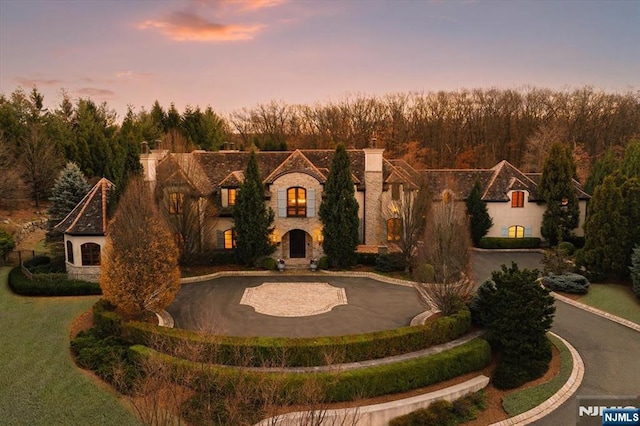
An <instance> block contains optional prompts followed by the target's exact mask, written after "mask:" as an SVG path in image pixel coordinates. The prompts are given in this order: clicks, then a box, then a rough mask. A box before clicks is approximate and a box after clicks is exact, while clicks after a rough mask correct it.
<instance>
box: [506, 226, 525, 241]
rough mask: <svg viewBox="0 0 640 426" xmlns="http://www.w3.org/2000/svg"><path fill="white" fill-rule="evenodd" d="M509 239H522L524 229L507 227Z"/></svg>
mask: <svg viewBox="0 0 640 426" xmlns="http://www.w3.org/2000/svg"><path fill="white" fill-rule="evenodd" d="M508 235H509V238H524V227H522V226H518V225H513V226H510V227H509V234H508Z"/></svg>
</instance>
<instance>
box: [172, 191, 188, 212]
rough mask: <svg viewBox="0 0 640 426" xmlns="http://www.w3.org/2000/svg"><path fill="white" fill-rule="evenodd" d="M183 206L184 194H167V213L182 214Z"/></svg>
mask: <svg viewBox="0 0 640 426" xmlns="http://www.w3.org/2000/svg"><path fill="white" fill-rule="evenodd" d="M183 207H184V194H183V193H181V192H172V193H170V194H169V213H170V214H182V209H183Z"/></svg>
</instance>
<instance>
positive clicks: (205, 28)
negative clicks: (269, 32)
mask: <svg viewBox="0 0 640 426" xmlns="http://www.w3.org/2000/svg"><path fill="white" fill-rule="evenodd" d="M263 27H264V26H263V25H225V24H218V23H215V22H211V21H209V20H207V19H205V18H202V17H200V16H198V15H196V14H194V13H192V12H186V11H176V12H173V13H171V15H169V17H168V18H167V19H166V20H158V21H154V20H148V21H145V22H143V23H142V24H140V25H139V26H138V28H140V29H143V30H146V29H148V28H156V29H158V30H160V31H161V32H162V33H163V34H164V35H166V36H167V37H169V38H170V39H172V40H176V41H238V40H251V39H253V37H254V35H255V33H256V32H258V31H259V30H260V29H262V28H263Z"/></svg>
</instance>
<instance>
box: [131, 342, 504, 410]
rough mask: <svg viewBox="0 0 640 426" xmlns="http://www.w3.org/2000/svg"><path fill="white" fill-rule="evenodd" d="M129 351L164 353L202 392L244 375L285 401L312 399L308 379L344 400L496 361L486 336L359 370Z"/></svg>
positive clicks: (328, 397)
mask: <svg viewBox="0 0 640 426" xmlns="http://www.w3.org/2000/svg"><path fill="white" fill-rule="evenodd" d="M130 351H131V352H132V353H133V354H134V356H136V357H141V358H146V357H161V358H162V359H163V360H165V361H166V362H168V363H169V365H171V366H172V368H173V369H174V373H175V374H176V375H179V376H181V377H183V376H186V375H189V374H190V375H193V376H198V377H199V386H198V391H199V392H200V393H202V394H211V393H212V392H218V391H219V390H220V388H221V387H222V388H224V386H225V384H227V385H229V384H231V383H234V381H237V380H238V376H240V375H241V376H242V380H246V381H248V382H249V383H253V384H255V386H266V387H267V389H278V392H279V393H281V394H282V395H286V396H287V398H284V397H283V400H288V401H290V403H292V404H298V403H305V402H308V401H304V400H299V399H298V400H296V397H297V396H298V395H301V397H304V396H303V395H304V392H300V391H299V390H300V389H301V387H302V386H303V385H304V384H305V383H306V382H308V380H309V379H312V380H313V381H315V382H316V383H317V384H318V385H319V387H320V389H323V390H324V395H325V398H324V399H325V402H344V401H353V400H355V399H361V398H373V397H377V396H382V395H389V394H395V393H400V392H407V391H410V390H413V389H418V388H421V387H425V386H429V385H432V384H434V383H439V382H442V381H444V380H449V379H452V378H454V377H458V376H460V375H462V374H466V373H470V372H473V371H477V370H480V369H482V368H484V367H485V366H486V365H487V364H488V363H489V362H490V361H491V347H490V346H489V343H488V342H487V341H486V340H484V339H480V338H477V339H474V340H472V341H470V342H467V343H465V344H463V345H460V346H457V347H455V348H452V349H449V350H446V351H444V352H440V353H437V354H434V355H429V356H426V357H422V358H417V359H412V360H408V361H402V362H397V363H393V364H385V365H377V366H372V367H366V368H361V369H356V370H347V371H329V372H326V371H323V372H314V373H295V372H265V371H260V370H259V369H246V368H238V367H225V366H218V365H208V364H202V363H198V362H193V361H188V360H184V359H179V358H175V357H172V356H169V355H166V354H162V353H160V352H156V351H154V350H153V349H151V348H149V347H146V346H142V345H134V346H132V347H131V348H130ZM207 387H211V389H208V388H207ZM298 398H300V397H298Z"/></svg>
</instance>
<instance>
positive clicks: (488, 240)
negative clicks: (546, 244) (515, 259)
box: [480, 237, 540, 249]
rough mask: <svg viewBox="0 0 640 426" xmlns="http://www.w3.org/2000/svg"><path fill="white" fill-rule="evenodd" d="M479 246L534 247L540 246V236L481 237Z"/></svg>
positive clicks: (486, 247)
mask: <svg viewBox="0 0 640 426" xmlns="http://www.w3.org/2000/svg"><path fill="white" fill-rule="evenodd" d="M480 248H484V249H534V248H540V238H531V237H528V238H499V237H482V239H481V240H480Z"/></svg>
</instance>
